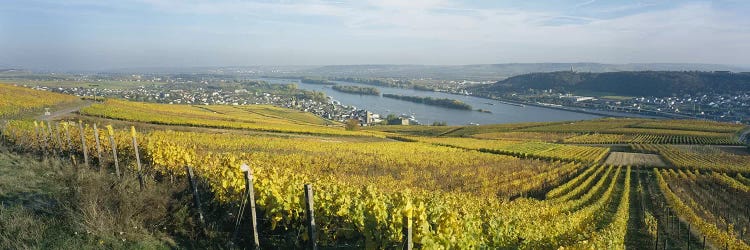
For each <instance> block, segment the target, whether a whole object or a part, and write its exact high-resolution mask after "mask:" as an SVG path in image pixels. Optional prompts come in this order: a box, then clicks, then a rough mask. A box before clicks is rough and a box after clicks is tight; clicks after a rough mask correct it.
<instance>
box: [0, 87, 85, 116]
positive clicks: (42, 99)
mask: <svg viewBox="0 0 750 250" xmlns="http://www.w3.org/2000/svg"><path fill="white" fill-rule="evenodd" d="M0 97H3V98H2V99H0V118H2V119H7V118H10V117H14V116H17V115H20V114H24V113H29V112H35V111H36V112H38V111H40V110H41V109H42V108H50V107H53V106H56V105H64V104H68V103H73V102H76V101H77V100H78V98H76V97H73V96H69V95H62V94H56V93H52V92H47V91H37V90H31V89H28V88H24V87H18V86H12V85H8V84H2V83H0Z"/></svg>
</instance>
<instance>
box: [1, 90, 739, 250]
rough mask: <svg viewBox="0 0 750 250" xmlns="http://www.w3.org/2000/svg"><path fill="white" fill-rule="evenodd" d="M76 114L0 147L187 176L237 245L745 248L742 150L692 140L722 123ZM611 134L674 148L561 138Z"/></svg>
mask: <svg viewBox="0 0 750 250" xmlns="http://www.w3.org/2000/svg"><path fill="white" fill-rule="evenodd" d="M37 94H38V93H37ZM0 97H2V96H1V95H0ZM9 109H13V108H9ZM16 109H18V108H16ZM29 110H33V108H31V107H29V108H28V109H23V110H16V111H14V112H29ZM79 117H80V118H85V122H84V121H67V120H57V121H33V120H9V121H4V122H3V123H2V124H1V125H2V129H1V130H0V132H1V133H2V134H1V135H2V143H3V145H4V147H8V148H10V149H12V150H13V151H14V152H18V154H29V155H33V156H34V157H38V158H40V159H46V158H50V157H54V158H59V159H63V160H65V161H68V162H70V163H71V165H73V166H75V167H76V168H90V169H94V170H99V171H100V172H102V173H103V174H105V175H110V176H117V178H127V177H129V176H130V177H133V178H137V179H138V180H139V181H140V185H141V186H140V188H141V190H144V189H149V188H155V186H156V185H153V184H150V183H164V184H166V183H177V182H180V183H185V182H188V183H190V185H189V188H187V187H186V190H185V192H184V193H186V194H188V195H190V194H192V195H190V197H191V199H190V200H188V201H185V200H179V201H177V200H175V201H173V202H176V203H179V202H183V203H185V204H187V206H190V207H191V210H190V212H189V213H190V214H191V215H192V216H193V217H195V218H200V220H201V221H203V220H206V222H205V224H206V225H207V226H205V230H215V231H221V232H224V233H226V234H228V235H237V237H239V238H244V239H246V241H247V242H252V238H253V237H252V234H251V233H250V232H251V230H246V231H237V227H236V225H234V224H233V225H228V226H227V225H224V224H222V223H226V221H232V223H234V222H235V220H236V223H238V224H237V225H239V224H240V222H242V220H241V219H242V218H243V216H253V218H255V216H257V225H256V224H255V220H254V219H253V220H252V221H253V222H252V223H253V226H254V227H255V226H257V230H252V232H254V233H256V234H259V236H257V237H259V238H260V239H261V240H260V242H262V244H266V245H263V248H289V247H293V248H301V247H303V246H309V245H310V244H317V245H320V246H322V247H331V248H345V247H349V248H368V249H393V248H402V247H405V246H409V243H408V242H413V245H414V246H415V247H416V248H424V249H477V248H480V249H561V248H564V249H624V248H648V249H652V248H654V247H656V248H658V249H665V248H666V249H684V248H691V247H692V248H700V247H701V246H707V247H708V248H714V249H724V248H729V249H750V247H748V244H750V234H749V233H748V227H750V217H748V211H747V209H748V207H750V203H748V202H749V201H750V190H749V189H750V179H748V176H750V165H748V164H749V163H750V158H748V157H750V156H748V155H741V154H733V153H729V152H726V151H722V150H720V149H717V148H715V147H714V146H701V145H700V144H702V142H701V141H696V138H699V137H700V136H702V135H709V134H711V135H713V134H721V135H722V136H725V135H729V134H732V133H736V131H738V129H741V127H739V128H738V127H737V126H735V125H728V124H724V125H717V126H714V124H713V123H709V122H701V121H685V122H684V123H683V122H682V121H673V120H669V121H666V120H665V121H652V120H644V119H600V120H594V121H581V122H573V123H526V124H503V125H486V126H450V127H440V126H434V127H433V126H411V127H408V126H392V127H391V126H382V127H381V128H367V129H364V130H362V131H346V130H344V129H343V127H341V126H340V125H339V124H337V123H334V122H330V121H327V120H324V119H321V118H319V117H316V116H313V115H310V114H308V113H303V112H297V111H293V110H288V109H283V108H278V107H271V106H252V105H251V106H219V105H211V106H189V105H166V104H149V103H137V102H130V101H123V100H107V101H106V102H104V103H101V104H94V105H92V106H90V107H87V108H85V109H83V110H82V111H81V114H80V116H79ZM112 119H114V120H112ZM119 120H124V121H128V122H130V123H128V124H127V125H125V124H124V123H118V121H119ZM113 122H114V125H115V126H112V125H110V123H113ZM151 124H159V125H160V126H146V125H151ZM131 125H134V126H131ZM173 126H174V127H177V126H179V127H180V129H179V131H175V130H177V129H175V130H172V129H170V128H173ZM708 127H714V128H708ZM191 128H194V129H191ZM202 128H211V129H210V130H209V129H202ZM616 129H628V130H634V131H642V132H643V133H645V134H636V135H633V136H644V137H648V136H653V137H658V136H665V137H667V138H684V140H685V142H682V141H680V142H674V143H673V142H671V141H670V142H657V143H654V142H653V141H647V140H646V139H643V141H639V142H635V141H631V142H629V143H632V145H631V146H630V148H629V149H628V150H632V151H635V152H640V153H643V154H637V153H625V152H615V151H616V150H615V149H614V148H613V149H610V148H609V147H597V146H583V145H571V144H566V143H567V142H569V140H580V141H581V143H584V142H589V143H591V141H595V139H596V138H594V137H591V138H585V137H584V136H614V134H609V133H608V132H606V131H613V130H616ZM652 130H658V131H661V133H664V134H658V133H657V132H653V131H652ZM238 131H239V132H238ZM664 131H670V132H664ZM676 131H680V133H683V134H679V133H678V132H676ZM256 132H263V133H256ZM636 133H639V132H636ZM670 133H674V134H670ZM620 135H621V136H630V134H628V133H623V134H620ZM575 138H581V139H575ZM611 140H625V139H622V138H619V139H618V138H614V139H611ZM654 140H656V139H654ZM665 140H667V139H665ZM668 140H671V139H668ZM679 140H682V139H679ZM556 142H557V143H556ZM559 142H566V143H559ZM571 143H573V142H571ZM666 143H671V144H683V143H684V144H698V145H691V146H680V145H664V144H666ZM592 144H605V142H601V143H592ZM717 144H723V143H717ZM727 144H728V143H727ZM662 159H663V160H664V161H662ZM19 167H23V166H19ZM652 167H658V168H656V169H652ZM200 188H203V189H205V192H206V193H201V195H200V196H199V195H198V194H199V192H198V191H197V190H199V189H200ZM249 188H252V189H249ZM248 191H250V192H248ZM134 195H138V193H137V192H135V194H134ZM250 197H251V198H252V199H250ZM201 198H203V199H202V200H201ZM201 201H202V202H201ZM202 208H204V209H203V210H202ZM251 208H252V211H253V213H252V215H249V212H244V213H243V211H245V210H246V209H251ZM256 209H257V214H256V213H255V212H256ZM217 211H221V212H217ZM226 211H231V212H230V213H228V212H226ZM237 211H240V212H239V213H235V212H237ZM313 211H314V213H313ZM313 214H314V215H313ZM204 215H206V216H204ZM313 216H314V223H311V222H310V221H311V219H312V217H313ZM217 218H219V219H217ZM244 218H247V217H244ZM211 220H216V221H213V222H212V221H211ZM232 223H226V224H232ZM242 223H243V224H245V223H250V222H249V220H247V219H246V221H245V222H242ZM274 239H275V240H274ZM410 239H411V240H410ZM255 242H256V243H255V244H258V243H257V242H258V241H255ZM278 242H286V243H284V244H281V243H278ZM275 244H279V245H275Z"/></svg>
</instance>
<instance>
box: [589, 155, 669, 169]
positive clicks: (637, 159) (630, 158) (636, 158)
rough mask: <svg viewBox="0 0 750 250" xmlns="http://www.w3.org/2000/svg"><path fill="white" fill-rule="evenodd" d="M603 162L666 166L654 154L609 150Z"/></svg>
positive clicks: (622, 164) (625, 164)
mask: <svg viewBox="0 0 750 250" xmlns="http://www.w3.org/2000/svg"><path fill="white" fill-rule="evenodd" d="M604 163H605V164H609V165H619V166H653V167H666V166H667V164H665V163H664V161H662V160H661V158H659V155H655V154H640V153H625V152H611V153H609V156H608V157H607V160H606V161H604Z"/></svg>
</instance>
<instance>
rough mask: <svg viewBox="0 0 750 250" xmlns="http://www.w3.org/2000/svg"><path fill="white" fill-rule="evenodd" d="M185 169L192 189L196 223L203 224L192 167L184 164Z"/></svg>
mask: <svg viewBox="0 0 750 250" xmlns="http://www.w3.org/2000/svg"><path fill="white" fill-rule="evenodd" d="M185 171H186V172H187V177H188V184H190V190H192V192H193V206H195V211H196V212H198V223H200V225H201V226H203V210H202V209H201V198H200V196H199V195H198V183H197V182H196V180H195V176H194V175H193V168H191V167H190V166H185Z"/></svg>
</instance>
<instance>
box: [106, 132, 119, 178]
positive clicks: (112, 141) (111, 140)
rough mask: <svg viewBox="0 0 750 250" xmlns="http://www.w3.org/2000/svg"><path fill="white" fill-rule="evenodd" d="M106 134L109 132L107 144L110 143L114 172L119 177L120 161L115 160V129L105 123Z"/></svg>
mask: <svg viewBox="0 0 750 250" xmlns="http://www.w3.org/2000/svg"><path fill="white" fill-rule="evenodd" d="M107 134H109V144H110V145H112V159H114V160H115V173H116V174H117V177H118V178H119V177H120V163H119V162H118V161H117V143H115V130H114V129H113V128H112V125H107Z"/></svg>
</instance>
